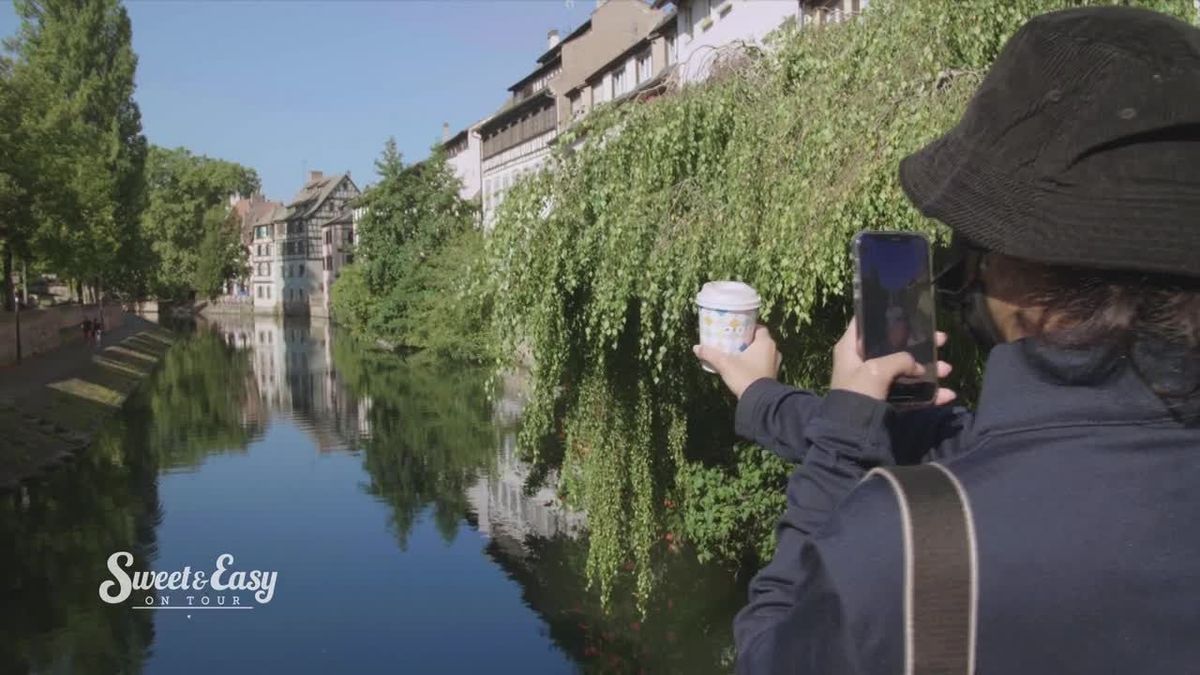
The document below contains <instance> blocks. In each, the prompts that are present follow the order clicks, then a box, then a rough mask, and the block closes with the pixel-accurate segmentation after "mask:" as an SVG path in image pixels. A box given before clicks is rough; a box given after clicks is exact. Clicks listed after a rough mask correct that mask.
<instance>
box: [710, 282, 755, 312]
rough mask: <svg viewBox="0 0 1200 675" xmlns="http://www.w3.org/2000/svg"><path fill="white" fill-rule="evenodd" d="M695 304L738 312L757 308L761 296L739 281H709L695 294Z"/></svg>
mask: <svg viewBox="0 0 1200 675" xmlns="http://www.w3.org/2000/svg"><path fill="white" fill-rule="evenodd" d="M696 304H697V305H700V306H701V307H707V308H709V309H724V310H728V311H734V312H738V311H746V310H750V309H758V308H759V306H760V305H761V304H762V298H760V297H758V293H757V292H756V291H755V290H754V289H753V288H751V287H750V286H749V285H747V284H744V283H742V282H740V281H710V282H708V283H706V284H704V286H703V287H702V288H701V289H700V292H699V293H697V294H696Z"/></svg>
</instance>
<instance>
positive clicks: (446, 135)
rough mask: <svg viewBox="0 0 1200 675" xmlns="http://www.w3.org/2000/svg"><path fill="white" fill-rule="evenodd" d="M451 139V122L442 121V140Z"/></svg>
mask: <svg viewBox="0 0 1200 675" xmlns="http://www.w3.org/2000/svg"><path fill="white" fill-rule="evenodd" d="M448 140H450V123H449V122H442V142H443V143H445V142H446V141H448Z"/></svg>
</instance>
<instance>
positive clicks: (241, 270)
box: [192, 209, 249, 299]
mask: <svg viewBox="0 0 1200 675" xmlns="http://www.w3.org/2000/svg"><path fill="white" fill-rule="evenodd" d="M219 216H220V211H219V210H216V209H211V210H209V211H208V212H207V213H206V214H205V217H204V220H205V222H204V239H202V240H201V241H200V248H199V250H198V251H197V253H196V275H195V277H194V278H193V279H192V287H193V288H195V289H196V292H197V293H198V294H200V295H201V296H202V297H205V298H210V299H211V298H214V297H216V296H218V295H220V294H221V292H222V291H223V290H224V288H225V282H226V281H228V280H230V279H234V278H239V277H244V276H245V275H246V271H247V265H248V264H249V263H248V262H247V261H248V260H249V251H247V250H246V247H245V245H243V244H242V237H241V225H242V221H241V218H240V217H238V214H237V212H236V211H234V210H233V209H230V210H229V211H228V213H227V214H226V216H225V218H224V219H223V220H222V221H221V222H214V218H217V217H219Z"/></svg>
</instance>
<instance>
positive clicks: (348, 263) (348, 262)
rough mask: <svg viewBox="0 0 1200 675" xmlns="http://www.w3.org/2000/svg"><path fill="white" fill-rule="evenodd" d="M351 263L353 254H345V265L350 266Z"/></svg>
mask: <svg viewBox="0 0 1200 675" xmlns="http://www.w3.org/2000/svg"><path fill="white" fill-rule="evenodd" d="M353 263H354V254H353V253H347V254H346V264H347V265H350V264H353Z"/></svg>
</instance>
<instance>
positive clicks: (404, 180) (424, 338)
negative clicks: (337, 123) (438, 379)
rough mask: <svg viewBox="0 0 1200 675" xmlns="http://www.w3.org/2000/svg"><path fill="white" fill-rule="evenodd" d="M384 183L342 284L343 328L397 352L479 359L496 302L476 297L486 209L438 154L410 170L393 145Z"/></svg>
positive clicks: (376, 189)
mask: <svg viewBox="0 0 1200 675" xmlns="http://www.w3.org/2000/svg"><path fill="white" fill-rule="evenodd" d="M375 169H376V172H377V174H378V176H379V182H378V183H376V184H375V185H374V186H372V187H371V188H370V189H369V190H367V191H366V193H365V194H363V196H362V197H361V199H360V206H361V208H363V214H364V215H363V218H362V221H361V223H360V224H359V225H358V243H357V246H356V247H355V256H356V258H355V260H356V262H355V264H353V265H350V266H349V267H347V268H346V269H345V270H344V271H343V272H342V276H341V277H340V278H339V279H338V282H337V283H336V284H334V286H333V296H332V300H333V308H334V313H335V315H336V317H337V319H338V322H339V323H341V324H343V325H345V326H346V327H347V328H349V329H350V330H351V331H352V332H353V333H355V334H356V335H357V336H359V337H362V338H366V339H368V340H370V341H372V342H375V343H383V344H386V345H390V346H394V347H409V348H418V349H423V350H426V351H428V352H431V353H435V354H439V355H447V356H454V357H459V358H465V359H473V360H479V359H481V358H482V357H484V356H485V355H486V354H487V343H486V330H485V328H486V325H487V324H486V317H487V311H486V308H487V303H486V301H485V300H484V297H483V295H482V294H480V293H477V292H471V291H472V289H473V288H474V285H475V284H473V282H472V280H473V279H477V278H478V273H477V272H478V271H479V270H482V260H483V258H482V256H483V251H484V247H483V234H482V233H481V232H480V231H479V229H478V228H477V227H476V223H477V222H478V215H479V209H478V206H477V204H476V203H475V202H472V201H467V200H464V199H462V198H461V197H460V196H459V182H458V179H457V178H456V177H455V175H454V172H453V170H452V169H451V168H450V166H449V164H448V163H447V162H446V156H445V154H444V153H443V152H442V151H441V150H440V149H439V148H435V149H434V151H433V153H432V154H431V156H430V157H429V158H428V159H426V160H425V161H423V162H418V163H416V164H411V165H406V164H405V163H404V160H403V158H402V157H401V156H400V153H399V151H397V150H396V142H395V140H394V139H389V140H388V142H387V144H386V145H385V146H384V149H383V152H382V153H381V154H380V157H379V159H378V160H376V162H375Z"/></svg>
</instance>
